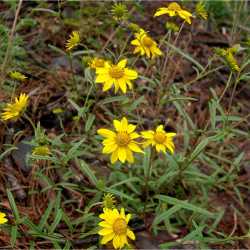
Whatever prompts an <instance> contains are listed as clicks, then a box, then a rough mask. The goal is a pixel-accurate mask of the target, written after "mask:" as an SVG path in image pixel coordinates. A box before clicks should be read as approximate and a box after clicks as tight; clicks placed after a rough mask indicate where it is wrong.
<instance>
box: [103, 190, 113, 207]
mask: <svg viewBox="0 0 250 250" xmlns="http://www.w3.org/2000/svg"><path fill="white" fill-rule="evenodd" d="M115 202H116V200H115V198H114V196H113V194H109V193H108V194H105V195H104V196H103V201H102V204H103V207H106V208H114V204H115Z"/></svg>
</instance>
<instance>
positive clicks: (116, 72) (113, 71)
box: [109, 66, 124, 79]
mask: <svg viewBox="0 0 250 250" xmlns="http://www.w3.org/2000/svg"><path fill="white" fill-rule="evenodd" d="M109 74H110V76H111V77H112V78H115V79H119V78H121V77H123V75H124V70H123V69H121V68H120V67H118V66H113V67H111V68H110V70H109Z"/></svg>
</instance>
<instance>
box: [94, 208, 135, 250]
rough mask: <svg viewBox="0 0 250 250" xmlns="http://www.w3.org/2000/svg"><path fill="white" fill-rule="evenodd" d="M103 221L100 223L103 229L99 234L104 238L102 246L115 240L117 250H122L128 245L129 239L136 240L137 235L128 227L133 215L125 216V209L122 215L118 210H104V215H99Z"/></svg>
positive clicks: (114, 244)
mask: <svg viewBox="0 0 250 250" xmlns="http://www.w3.org/2000/svg"><path fill="white" fill-rule="evenodd" d="M99 217H100V218H101V219H102V220H103V221H101V222H100V223H99V226H101V227H102V228H101V229H100V230H99V232H98V234H99V235H101V236H102V239H101V244H103V245H105V244H107V243H108V242H109V241H111V240H113V246H114V248H115V249H118V248H119V249H121V248H122V247H124V246H125V245H128V238H130V239H131V240H135V235H134V233H133V231H132V230H130V228H129V227H128V222H129V220H130V218H131V214H127V215H125V211H124V208H122V209H121V211H120V213H119V211H118V210H117V209H109V208H103V213H102V214H100V215H99Z"/></svg>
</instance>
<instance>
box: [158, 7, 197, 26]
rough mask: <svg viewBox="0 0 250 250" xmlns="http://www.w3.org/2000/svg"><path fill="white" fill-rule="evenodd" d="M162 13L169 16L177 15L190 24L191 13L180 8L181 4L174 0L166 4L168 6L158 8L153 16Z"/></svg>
mask: <svg viewBox="0 0 250 250" xmlns="http://www.w3.org/2000/svg"><path fill="white" fill-rule="evenodd" d="M164 14H167V15H169V16H171V17H172V16H179V17H180V18H182V19H183V20H185V22H187V23H189V24H191V17H192V14H191V13H190V12H189V11H187V10H184V9H182V8H181V6H180V5H179V4H178V3H176V2H172V3H170V4H169V5H168V7H162V8H159V9H158V10H157V11H156V12H155V14H154V16H161V15H164Z"/></svg>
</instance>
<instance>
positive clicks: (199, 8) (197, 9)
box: [195, 2, 208, 20]
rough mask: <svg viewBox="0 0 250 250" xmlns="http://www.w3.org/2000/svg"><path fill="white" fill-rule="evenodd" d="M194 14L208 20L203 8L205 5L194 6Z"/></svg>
mask: <svg viewBox="0 0 250 250" xmlns="http://www.w3.org/2000/svg"><path fill="white" fill-rule="evenodd" d="M195 12H196V14H197V16H199V17H201V18H203V19H205V20H207V18H208V14H207V11H206V8H205V4H204V3H202V2H198V3H197V4H196V5H195Z"/></svg>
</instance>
